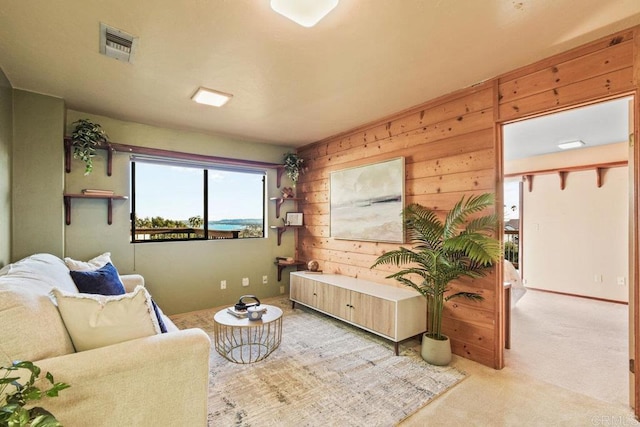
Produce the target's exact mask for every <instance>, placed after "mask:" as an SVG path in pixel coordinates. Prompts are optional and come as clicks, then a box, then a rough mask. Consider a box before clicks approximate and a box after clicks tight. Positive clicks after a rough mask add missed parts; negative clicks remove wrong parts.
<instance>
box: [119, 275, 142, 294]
mask: <svg viewBox="0 0 640 427" xmlns="http://www.w3.org/2000/svg"><path fill="white" fill-rule="evenodd" d="M120 280H121V281H122V284H123V285H124V290H125V291H127V292H133V290H134V289H135V288H136V286H139V285H140V286H144V277H142V276H141V275H139V274H123V275H122V276H120Z"/></svg>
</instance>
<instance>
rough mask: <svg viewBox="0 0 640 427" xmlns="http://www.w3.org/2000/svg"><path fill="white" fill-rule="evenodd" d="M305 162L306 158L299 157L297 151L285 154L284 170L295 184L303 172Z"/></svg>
mask: <svg viewBox="0 0 640 427" xmlns="http://www.w3.org/2000/svg"><path fill="white" fill-rule="evenodd" d="M303 163H304V159H301V158H300V157H298V155H297V154H296V153H287V154H285V155H284V171H285V172H286V174H287V176H288V177H289V179H290V180H291V181H293V185H296V184H297V183H298V179H299V178H300V174H301V173H302V172H303V168H302V164H303Z"/></svg>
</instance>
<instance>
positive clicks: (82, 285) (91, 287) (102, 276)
mask: <svg viewBox="0 0 640 427" xmlns="http://www.w3.org/2000/svg"><path fill="white" fill-rule="evenodd" d="M70 273H71V278H72V279H73V281H74V283H75V284H76V287H77V288H78V291H80V292H83V293H85V294H100V295H122V294H124V293H126V292H125V290H124V285H123V284H122V281H121V280H120V276H119V275H118V270H117V269H116V268H115V267H114V266H113V264H111V263H110V262H108V263H106V264H105V265H104V266H102V267H101V268H98V269H97V270H93V271H71V272H70Z"/></svg>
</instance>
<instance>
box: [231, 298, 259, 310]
mask: <svg viewBox="0 0 640 427" xmlns="http://www.w3.org/2000/svg"><path fill="white" fill-rule="evenodd" d="M245 299H252V300H253V301H254V302H250V303H246V302H245V301H244V300H245ZM258 305H260V300H259V299H258V298H257V297H256V296H255V295H242V296H241V297H240V299H239V300H238V302H237V303H236V305H234V306H233V308H235V309H236V311H243V310H246V309H247V308H249V307H253V306H258Z"/></svg>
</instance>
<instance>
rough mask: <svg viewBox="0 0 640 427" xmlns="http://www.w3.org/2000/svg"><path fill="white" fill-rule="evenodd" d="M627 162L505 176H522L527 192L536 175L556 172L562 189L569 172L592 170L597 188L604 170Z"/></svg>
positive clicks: (507, 176)
mask: <svg viewBox="0 0 640 427" xmlns="http://www.w3.org/2000/svg"><path fill="white" fill-rule="evenodd" d="M627 164H628V162H627V161H626V160H621V161H618V162H608V163H597V164H593V165H583V166H569V167H566V168H556V169H542V170H535V171H528V172H518V173H510V174H505V175H504V176H505V178H511V177H515V176H522V180H523V181H526V182H527V184H528V189H529V192H531V191H533V177H534V176H536V175H548V174H554V173H556V174H558V177H559V178H560V189H561V190H564V189H565V188H566V186H567V176H568V175H569V173H570V172H577V171H584V170H593V171H595V172H596V185H597V186H598V188H600V187H602V185H603V184H604V181H603V179H602V177H603V175H604V171H605V170H607V169H610V168H618V167H622V166H627Z"/></svg>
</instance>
